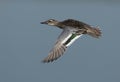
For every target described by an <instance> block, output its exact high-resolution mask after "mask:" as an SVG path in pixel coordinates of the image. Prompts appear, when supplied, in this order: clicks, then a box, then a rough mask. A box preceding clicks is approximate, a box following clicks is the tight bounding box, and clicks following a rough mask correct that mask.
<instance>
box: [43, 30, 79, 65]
mask: <svg viewBox="0 0 120 82" xmlns="http://www.w3.org/2000/svg"><path fill="white" fill-rule="evenodd" d="M73 35H74V32H73V30H70V29H68V28H66V29H64V30H63V32H62V33H61V34H60V35H59V37H58V39H57V41H56V43H55V45H54V47H53V49H52V50H51V51H50V52H49V54H48V56H47V57H46V58H45V59H44V60H43V62H44V63H48V62H52V61H54V60H56V59H58V58H59V57H60V56H62V55H63V53H64V52H65V51H66V48H67V47H68V46H70V44H72V43H73V42H74V41H75V40H76V39H77V38H79V37H80V36H81V35H74V37H73Z"/></svg>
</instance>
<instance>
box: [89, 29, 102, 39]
mask: <svg viewBox="0 0 120 82" xmlns="http://www.w3.org/2000/svg"><path fill="white" fill-rule="evenodd" d="M87 34H88V35H90V36H92V37H95V38H99V37H100V36H101V30H100V29H99V28H98V27H89V28H87Z"/></svg>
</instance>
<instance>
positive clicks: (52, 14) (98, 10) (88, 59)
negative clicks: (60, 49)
mask: <svg viewBox="0 0 120 82" xmlns="http://www.w3.org/2000/svg"><path fill="white" fill-rule="evenodd" d="M50 18H54V19H57V20H60V21H62V20H65V19H67V18H73V19H77V20H80V21H83V22H86V23H88V24H90V25H93V26H99V27H100V29H101V30H102V33H103V34H102V37H101V38H100V39H95V38H92V37H90V36H86V35H85V36H82V37H81V38H80V39H78V40H77V41H76V42H75V43H73V44H72V46H71V47H69V48H68V50H67V51H66V52H65V54H64V55H63V56H62V57H61V58H60V59H58V60H57V61H55V62H53V63H48V64H44V63H41V60H43V59H44V57H46V56H47V55H48V52H49V50H50V49H51V48H52V47H53V45H54V43H55V40H56V39H57V37H58V35H59V34H60V33H61V31H62V30H60V29H58V28H55V27H51V26H47V25H42V24H40V22H42V21H45V20H47V19H50ZM0 82H120V1H119V0H81V1H80V0H73V1H70V0H65V1H62V0H59V1H57V0H11V1H10V0H0Z"/></svg>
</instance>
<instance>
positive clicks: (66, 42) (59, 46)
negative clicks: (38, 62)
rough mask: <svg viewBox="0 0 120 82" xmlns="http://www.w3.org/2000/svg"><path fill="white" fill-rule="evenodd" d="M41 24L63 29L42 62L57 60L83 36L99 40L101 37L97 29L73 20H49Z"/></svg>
mask: <svg viewBox="0 0 120 82" xmlns="http://www.w3.org/2000/svg"><path fill="white" fill-rule="evenodd" d="M41 24H48V25H51V26H56V27H58V28H60V29H63V32H62V33H61V34H60V36H59V37H58V39H57V41H56V43H55V46H54V47H53V49H52V50H51V51H50V53H49V54H48V56H47V57H46V58H45V59H44V60H43V62H52V61H54V60H56V59H58V58H59V57H60V56H61V55H63V53H64V52H65V50H66V48H67V47H68V46H70V45H71V44H72V43H73V42H74V41H75V40H76V39H78V38H79V37H80V36H82V35H83V34H88V35H91V36H92V37H95V38H99V36H101V32H100V30H99V29H98V28H95V27H91V26H90V25H88V24H86V23H83V22H80V21H77V20H73V19H67V20H64V21H62V22H59V21H57V20H54V19H50V20H47V21H45V22H41Z"/></svg>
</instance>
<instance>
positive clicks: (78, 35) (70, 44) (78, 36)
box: [66, 34, 82, 47]
mask: <svg viewBox="0 0 120 82" xmlns="http://www.w3.org/2000/svg"><path fill="white" fill-rule="evenodd" d="M81 36H82V34H81V35H78V36H76V37H75V38H74V39H72V40H71V41H70V42H69V43H68V44H67V45H66V46H67V47H68V46H70V45H71V44H72V43H73V42H74V41H75V40H77V39H78V38H79V37H81ZM67 40H68V39H67Z"/></svg>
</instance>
